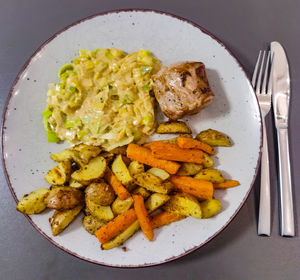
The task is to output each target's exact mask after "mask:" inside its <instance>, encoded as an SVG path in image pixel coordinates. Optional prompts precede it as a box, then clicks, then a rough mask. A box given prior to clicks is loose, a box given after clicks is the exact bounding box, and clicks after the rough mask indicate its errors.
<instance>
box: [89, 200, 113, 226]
mask: <svg viewBox="0 0 300 280" xmlns="http://www.w3.org/2000/svg"><path fill="white" fill-rule="evenodd" d="M85 203H86V207H87V209H88V213H90V214H91V215H92V216H94V217H96V218H98V219H99V220H101V221H102V220H104V221H110V220H112V219H113V218H114V214H113V212H112V210H111V208H110V206H102V205H99V204H97V203H95V202H94V201H93V200H89V199H87V198H86V199H85Z"/></svg>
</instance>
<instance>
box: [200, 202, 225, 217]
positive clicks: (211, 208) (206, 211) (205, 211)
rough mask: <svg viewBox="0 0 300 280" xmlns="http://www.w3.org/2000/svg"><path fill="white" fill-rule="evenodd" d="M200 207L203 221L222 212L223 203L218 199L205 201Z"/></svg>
mask: <svg viewBox="0 0 300 280" xmlns="http://www.w3.org/2000/svg"><path fill="white" fill-rule="evenodd" d="M200 206H201V210H202V218H203V219H208V218H211V217H213V216H215V215H217V214H218V213H219V211H220V210H221V202H220V200H218V199H216V198H213V199H207V200H204V201H203V202H201V203H200Z"/></svg>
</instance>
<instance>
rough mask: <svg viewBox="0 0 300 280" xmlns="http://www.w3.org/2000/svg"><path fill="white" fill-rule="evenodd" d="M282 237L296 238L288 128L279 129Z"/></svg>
mask: <svg viewBox="0 0 300 280" xmlns="http://www.w3.org/2000/svg"><path fill="white" fill-rule="evenodd" d="M277 137H278V159H279V178H280V179H279V192H280V217H281V236H289V237H293V236H295V228H294V211H293V197H292V182H291V169H290V153H289V139H288V129H287V128H277Z"/></svg>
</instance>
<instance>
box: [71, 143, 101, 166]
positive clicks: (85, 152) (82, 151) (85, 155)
mask: <svg viewBox="0 0 300 280" xmlns="http://www.w3.org/2000/svg"><path fill="white" fill-rule="evenodd" d="M70 150H71V151H76V152H78V153H74V155H75V158H77V160H78V161H79V162H81V163H83V164H87V163H89V161H90V159H92V158H94V157H96V156H98V155H99V154H100V153H101V148H100V147H96V146H89V145H85V144H79V145H77V146H74V147H72V148H71V149H70ZM75 158H74V160H75V161H76V159H75Z"/></svg>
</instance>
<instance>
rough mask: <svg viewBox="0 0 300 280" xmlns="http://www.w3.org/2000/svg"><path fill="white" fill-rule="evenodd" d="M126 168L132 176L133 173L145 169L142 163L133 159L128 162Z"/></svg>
mask: <svg viewBox="0 0 300 280" xmlns="http://www.w3.org/2000/svg"><path fill="white" fill-rule="evenodd" d="M128 170H129V173H130V175H131V176H134V175H135V174H139V173H142V172H144V171H145V167H144V164H142V163H140V162H138V161H136V160H133V161H132V162H130V164H129V166H128Z"/></svg>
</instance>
